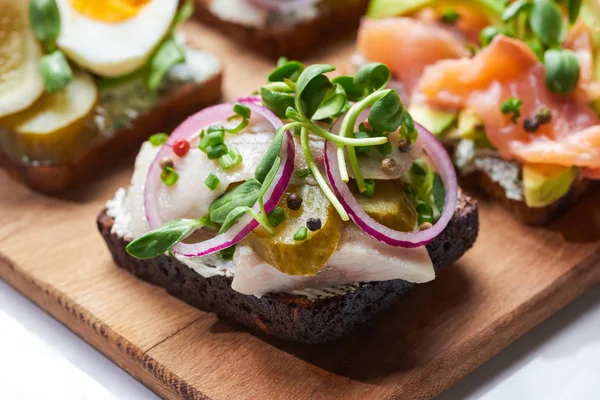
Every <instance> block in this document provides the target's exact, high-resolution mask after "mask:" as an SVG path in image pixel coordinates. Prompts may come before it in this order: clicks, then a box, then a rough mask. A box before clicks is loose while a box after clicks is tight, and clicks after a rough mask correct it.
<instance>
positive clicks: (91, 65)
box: [57, 0, 178, 77]
mask: <svg viewBox="0 0 600 400" xmlns="http://www.w3.org/2000/svg"><path fill="white" fill-rule="evenodd" d="M57 3H58V7H59V10H60V16H61V32H60V36H59V38H58V41H57V44H58V47H59V48H60V49H61V50H62V51H63V52H64V53H65V54H66V55H67V57H69V58H70V59H71V60H73V61H75V62H76V63H77V64H79V65H80V66H81V67H83V68H85V69H88V70H89V71H91V72H93V73H95V74H97V75H100V76H104V77H115V76H121V75H126V74H129V73H130V72H133V71H135V70H136V69H138V68H140V67H141V66H143V65H144V64H145V63H146V61H147V60H148V58H149V57H150V55H151V54H152V51H153V50H154V48H155V47H156V45H157V44H158V43H159V42H160V41H161V39H162V38H163V37H164V36H165V34H166V33H167V31H168V29H169V27H170V25H171V21H172V20H173V16H174V15H175V12H176V11H177V3H178V1H177V0H151V1H149V2H148V3H147V4H146V5H145V6H144V7H143V8H142V9H141V10H140V11H139V12H138V13H137V14H136V15H135V16H133V17H131V18H129V19H127V20H125V21H122V22H116V23H108V22H103V21H99V20H94V19H91V18H88V17H86V16H85V15H82V14H80V13H79V12H78V11H77V10H76V9H74V8H73V7H72V6H71V1H70V0H57Z"/></svg>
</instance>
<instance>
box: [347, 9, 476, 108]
mask: <svg viewBox="0 0 600 400" xmlns="http://www.w3.org/2000/svg"><path fill="white" fill-rule="evenodd" d="M357 46H358V51H359V53H360V54H361V55H362V56H363V57H364V58H365V59H367V60H368V61H375V62H381V63H383V64H386V65H387V66H388V67H389V68H390V70H391V71H392V74H393V75H394V78H395V79H396V80H397V81H399V82H400V83H401V84H402V86H403V89H404V91H405V93H406V94H407V95H408V96H410V95H411V93H412V91H413V89H414V87H415V86H416V84H417V82H418V80H419V78H420V77H421V75H422V73H423V70H424V69H425V67H426V66H428V65H430V64H433V63H435V62H437V61H439V60H443V59H446V58H460V57H466V56H469V54H470V53H469V51H468V50H467V49H466V48H465V47H464V44H463V42H462V41H461V39H460V38H459V37H458V36H457V35H455V34H453V33H452V32H450V31H449V30H448V29H443V28H441V27H440V26H438V25H437V24H436V23H435V22H432V21H427V20H425V21H422V20H419V19H413V18H406V17H397V18H386V19H382V20H371V19H363V21H362V23H361V27H360V30H359V32H358V43H357Z"/></svg>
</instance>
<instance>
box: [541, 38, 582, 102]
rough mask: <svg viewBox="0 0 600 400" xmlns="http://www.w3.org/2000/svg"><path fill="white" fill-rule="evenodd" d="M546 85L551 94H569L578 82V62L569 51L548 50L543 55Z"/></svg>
mask: <svg viewBox="0 0 600 400" xmlns="http://www.w3.org/2000/svg"><path fill="white" fill-rule="evenodd" d="M544 64H545V65H546V85H547V86H548V89H549V90H550V91H551V92H552V93H556V94H563V95H566V94H570V93H572V92H573V91H574V90H575V88H576V87H577V82H578V81H579V74H580V68H579V61H578V60H577V56H576V55H575V53H573V52H572V51H571V50H567V49H562V50H558V49H550V50H547V51H546V53H545V54H544Z"/></svg>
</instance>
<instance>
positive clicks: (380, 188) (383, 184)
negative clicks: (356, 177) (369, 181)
mask: <svg viewBox="0 0 600 400" xmlns="http://www.w3.org/2000/svg"><path fill="white" fill-rule="evenodd" d="M350 188H351V189H352V192H353V193H354V196H355V197H356V199H357V200H358V203H359V204H360V206H361V207H362V208H363V210H365V212H366V213H367V214H369V216H370V217H371V218H373V219H374V220H375V221H377V222H379V223H380V224H382V225H385V226H387V227H388V228H391V229H394V230H396V231H400V232H412V231H414V230H415V228H416V226H417V217H418V214H417V211H416V210H415V207H414V206H413V205H412V203H411V201H410V200H409V198H408V197H407V196H406V194H405V193H404V190H403V189H402V186H401V182H400V181H397V180H388V181H383V180H378V181H375V192H374V194H373V197H372V198H366V197H365V196H363V195H361V194H359V192H358V188H357V187H356V185H355V184H352V185H351V186H350Z"/></svg>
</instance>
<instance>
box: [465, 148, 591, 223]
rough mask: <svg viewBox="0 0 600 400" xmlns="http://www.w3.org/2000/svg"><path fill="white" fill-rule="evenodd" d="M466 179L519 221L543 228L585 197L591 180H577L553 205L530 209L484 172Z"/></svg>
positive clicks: (500, 163)
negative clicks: (542, 226) (509, 194)
mask: <svg viewBox="0 0 600 400" xmlns="http://www.w3.org/2000/svg"><path fill="white" fill-rule="evenodd" d="M494 162H495V163H497V164H498V167H499V168H501V167H502V164H507V163H508V162H507V161H504V160H502V159H500V158H495V159H494ZM465 179H467V180H469V182H471V183H474V184H476V185H477V186H478V187H480V188H481V189H483V191H484V192H485V193H486V194H487V195H488V196H489V197H491V198H492V199H493V200H495V201H497V202H499V203H500V204H502V205H503V206H504V207H505V208H506V209H508V210H509V211H510V212H511V213H512V214H513V215H514V216H515V217H516V218H517V219H518V220H519V221H521V222H522V223H524V224H527V225H532V226H541V225H544V224H546V223H547V222H550V221H551V220H552V219H554V218H556V217H558V216H559V215H561V214H562V213H564V212H565V211H567V210H568V209H569V208H570V207H571V206H572V205H573V204H575V203H576V202H577V201H578V200H579V199H581V198H582V197H583V195H584V194H585V192H586V191H587V189H588V187H589V180H587V179H583V178H576V179H575V181H574V182H573V184H572V185H571V189H570V190H569V192H567V194H565V195H564V196H563V197H561V198H560V199H558V200H557V201H555V202H554V203H552V204H549V205H547V206H545V207H535V208H533V207H529V206H527V204H526V203H525V200H514V199H510V198H508V197H507V195H506V190H505V189H504V187H502V185H501V184H500V183H499V182H497V181H495V180H494V179H492V177H491V176H490V174H489V173H488V172H487V171H484V170H476V171H473V172H471V173H470V174H468V175H467V176H466V177H465Z"/></svg>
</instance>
